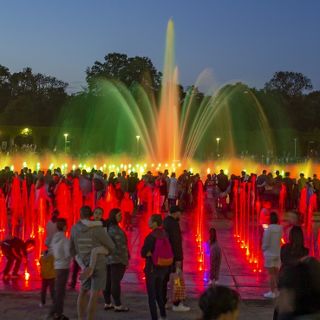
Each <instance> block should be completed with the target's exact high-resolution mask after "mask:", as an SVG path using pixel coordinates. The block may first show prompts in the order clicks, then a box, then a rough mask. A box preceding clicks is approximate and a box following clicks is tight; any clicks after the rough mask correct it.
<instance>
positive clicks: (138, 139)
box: [136, 136, 140, 157]
mask: <svg viewBox="0 0 320 320" xmlns="http://www.w3.org/2000/svg"><path fill="white" fill-rule="evenodd" d="M136 139H137V156H138V157H139V154H140V152H139V151H140V150H139V142H140V136H136Z"/></svg>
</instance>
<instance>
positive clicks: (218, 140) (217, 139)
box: [216, 138, 221, 157]
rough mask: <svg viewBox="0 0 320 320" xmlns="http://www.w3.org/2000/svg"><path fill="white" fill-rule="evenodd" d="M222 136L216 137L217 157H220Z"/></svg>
mask: <svg viewBox="0 0 320 320" xmlns="http://www.w3.org/2000/svg"><path fill="white" fill-rule="evenodd" d="M220 140H221V138H216V141H217V157H219V145H220Z"/></svg>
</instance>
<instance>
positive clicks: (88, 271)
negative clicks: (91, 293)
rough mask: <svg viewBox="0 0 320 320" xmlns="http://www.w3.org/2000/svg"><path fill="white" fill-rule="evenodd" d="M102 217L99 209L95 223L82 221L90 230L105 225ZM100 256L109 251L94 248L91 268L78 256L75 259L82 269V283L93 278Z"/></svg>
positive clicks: (97, 209)
mask: <svg viewBox="0 0 320 320" xmlns="http://www.w3.org/2000/svg"><path fill="white" fill-rule="evenodd" d="M102 215H103V209H102V208H100V207H98V208H96V209H95V210H94V212H93V219H94V221H90V220H81V223H83V224H84V225H86V226H87V227H89V228H92V227H97V226H102V225H103V222H102V221H101V219H102ZM98 254H104V255H108V254H109V251H108V250H107V249H106V248H105V247H102V246H100V247H96V248H92V250H91V255H90V262H89V266H86V265H85V263H84V261H83V260H82V259H81V258H80V257H79V256H78V255H76V257H75V259H76V261H77V263H78V264H79V266H80V267H81V269H82V272H81V274H80V280H81V281H85V280H87V279H89V278H90V277H91V276H92V274H93V271H94V268H95V265H96V262H97V256H98Z"/></svg>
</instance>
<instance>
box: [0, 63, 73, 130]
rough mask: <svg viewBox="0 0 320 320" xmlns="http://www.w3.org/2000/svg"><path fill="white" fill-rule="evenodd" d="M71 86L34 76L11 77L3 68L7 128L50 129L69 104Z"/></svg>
mask: <svg viewBox="0 0 320 320" xmlns="http://www.w3.org/2000/svg"><path fill="white" fill-rule="evenodd" d="M67 86H68V84H67V83H65V82H63V81H60V80H58V79H56V78H55V77H51V76H47V75H43V74H41V73H36V74H34V73H32V69H31V68H25V69H23V70H22V71H20V72H16V73H13V74H11V73H10V72H9V69H8V68H6V67H4V66H0V116H1V117H0V119H1V124H6V125H22V124H26V125H40V126H50V125H52V124H53V123H54V121H55V119H56V118H57V115H58V113H59V112H60V109H61V108H62V106H63V105H64V104H65V103H66V101H67V99H68V95H67V93H66V88H67Z"/></svg>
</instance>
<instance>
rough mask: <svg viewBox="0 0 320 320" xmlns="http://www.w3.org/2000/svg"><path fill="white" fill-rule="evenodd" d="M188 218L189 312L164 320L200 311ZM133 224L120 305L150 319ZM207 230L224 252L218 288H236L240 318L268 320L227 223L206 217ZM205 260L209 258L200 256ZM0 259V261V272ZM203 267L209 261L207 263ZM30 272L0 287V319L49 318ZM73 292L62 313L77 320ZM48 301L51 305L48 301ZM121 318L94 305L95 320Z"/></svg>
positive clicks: (203, 274)
mask: <svg viewBox="0 0 320 320" xmlns="http://www.w3.org/2000/svg"><path fill="white" fill-rule="evenodd" d="M190 218H191V217H188V216H185V217H184V219H182V221H181V226H182V232H183V236H184V251H185V278H186V286H187V292H188V301H187V303H188V305H190V306H191V308H192V311H191V312H189V313H183V314H181V313H180V314H177V313H173V312H171V311H169V314H168V319H197V318H199V314H200V313H199V312H200V311H199V308H198V306H197V300H198V297H199V295H200V294H201V292H203V290H205V288H206V287H207V271H208V270H207V269H208V265H207V263H205V264H204V270H202V271H199V270H198V264H197V261H196V260H195V256H196V252H195V250H196V249H195V246H196V244H195V240H194V236H193V235H192V232H191V231H190V230H191V221H192V220H191V219H190ZM138 225H139V224H136V226H137V227H136V228H135V231H133V232H132V233H131V234H130V235H129V241H130V247H131V254H132V258H131V262H130V268H129V269H128V271H127V273H126V275H125V277H124V280H123V285H122V288H123V304H125V305H127V306H128V307H129V308H130V312H129V313H128V314H126V315H125V317H126V319H149V310H148V304H147V296H146V292H145V286H144V280H143V273H142V268H143V260H142V259H140V256H139V252H140V248H141V245H142V242H141V241H142V239H141V227H138ZM207 225H208V227H209V226H211V225H213V226H215V227H216V229H217V232H218V237H219V243H220V245H221V247H222V251H223V260H222V266H221V277H220V284H223V285H226V286H229V287H232V288H234V289H236V290H237V291H238V292H239V293H240V295H241V298H242V305H241V319H249V317H251V316H254V318H255V319H272V312H273V305H272V302H270V301H266V300H264V299H263V297H262V294H263V293H264V292H266V291H267V289H268V283H267V277H266V274H265V273H263V272H262V273H261V274H256V273H254V272H253V271H252V268H250V265H249V264H248V263H247V261H246V260H245V258H244V255H243V253H242V252H241V251H240V249H239V247H238V244H236V242H235V240H234V238H233V236H232V235H233V227H232V222H231V221H229V220H222V219H221V220H216V221H213V220H212V219H211V218H210V217H207ZM205 260H206V261H207V260H208V256H206V257H205ZM4 262H5V259H4V258H3V259H2V263H1V267H2V268H3V264H4ZM207 262H208V261H207ZM33 272H34V273H32V272H31V280H30V281H28V282H25V281H22V280H19V281H16V282H6V283H5V282H2V281H1V282H0V297H1V298H0V307H1V310H2V316H1V319H16V320H19V319H24V320H25V319H44V318H45V317H46V314H47V313H48V310H49V309H48V308H49V307H47V308H43V309H41V308H39V307H38V304H39V289H40V285H41V282H40V279H39V277H38V276H37V275H36V271H33ZM76 297H77V292H76V291H68V293H67V298H66V303H65V314H66V315H67V316H69V317H70V318H71V319H76ZM49 301H50V300H49ZM123 317H124V314H122V313H119V314H118V313H114V312H113V311H108V312H105V311H104V310H103V301H102V299H101V302H100V303H99V307H98V314H97V319H123Z"/></svg>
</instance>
